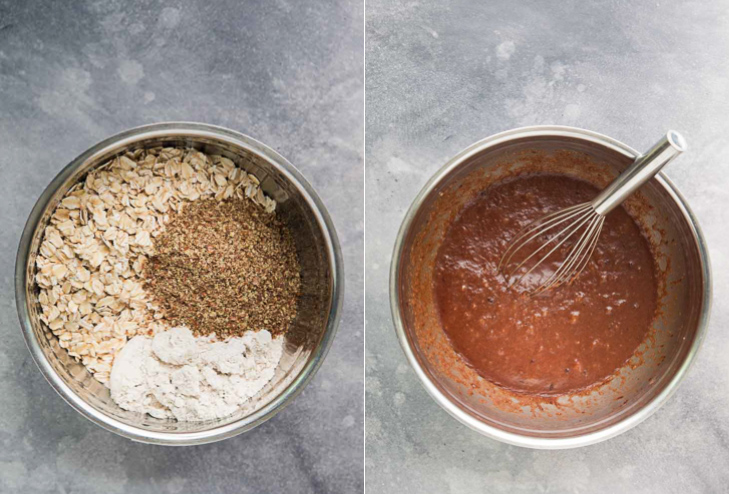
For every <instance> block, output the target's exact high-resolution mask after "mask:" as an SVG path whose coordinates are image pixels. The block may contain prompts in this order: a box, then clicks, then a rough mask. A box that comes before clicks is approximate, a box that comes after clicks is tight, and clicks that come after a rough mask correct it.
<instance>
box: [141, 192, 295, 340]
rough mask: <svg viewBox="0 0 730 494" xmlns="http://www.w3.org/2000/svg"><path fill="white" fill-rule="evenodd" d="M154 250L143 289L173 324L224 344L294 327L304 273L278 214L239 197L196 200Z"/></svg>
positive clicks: (178, 217) (178, 215) (277, 332)
mask: <svg viewBox="0 0 730 494" xmlns="http://www.w3.org/2000/svg"><path fill="white" fill-rule="evenodd" d="M155 247H156V248H155V251H156V253H155V255H153V256H152V257H150V259H149V262H148V263H147V265H146V267H145V270H144V278H145V281H146V284H145V288H146V289H147V290H148V291H149V293H150V294H151V295H152V297H153V299H154V301H155V302H156V303H157V304H158V305H160V306H161V308H162V310H163V311H164V314H165V318H166V319H167V320H168V321H169V323H170V324H171V325H173V326H187V327H188V328H190V329H191V330H192V331H193V332H194V333H195V334H196V335H205V334H210V333H216V334H217V335H218V336H219V337H223V338H225V337H228V336H240V335H242V334H243V332H244V331H247V330H254V331H258V330H262V329H266V330H268V331H270V332H271V334H272V335H274V336H276V335H279V334H282V333H285V332H286V331H287V329H288V328H289V325H290V324H291V322H292V320H293V319H294V316H295V315H296V311H297V298H298V295H299V290H300V276H299V273H300V266H299V262H298V260H297V256H296V251H295V248H294V242H293V240H292V237H291V234H290V232H289V230H288V229H287V228H286V226H285V225H284V224H283V223H282V222H281V221H280V220H279V219H277V217H276V214H273V213H267V212H266V211H265V210H264V209H263V208H261V207H260V206H258V205H257V204H254V203H253V202H252V201H249V200H246V199H239V198H235V197H234V198H231V199H228V200H225V201H223V202H219V201H216V200H210V199H207V200H200V201H196V202H193V203H191V204H189V205H186V206H185V208H184V209H183V210H182V211H181V212H180V213H178V214H177V215H176V216H174V217H173V218H172V221H171V222H170V224H169V225H168V226H167V228H166V230H165V231H164V232H163V233H162V234H161V235H159V237H157V239H156V241H155Z"/></svg>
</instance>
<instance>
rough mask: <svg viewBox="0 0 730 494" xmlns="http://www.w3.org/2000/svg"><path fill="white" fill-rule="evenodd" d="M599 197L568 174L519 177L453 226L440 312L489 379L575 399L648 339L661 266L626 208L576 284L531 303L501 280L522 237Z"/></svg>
mask: <svg viewBox="0 0 730 494" xmlns="http://www.w3.org/2000/svg"><path fill="white" fill-rule="evenodd" d="M597 193H598V190H597V189H596V188H595V187H593V186H592V185H591V184H588V183H586V182H583V181H579V180H575V179H572V178H570V177H566V176H562V175H532V176H525V177H518V178H513V179H510V180H507V181H504V182H501V183H498V184H496V185H494V186H492V187H490V188H489V189H487V190H485V191H484V192H482V193H481V195H480V196H478V197H477V198H476V199H475V200H474V201H473V202H471V203H470V204H468V205H467V206H466V207H465V208H464V209H463V210H462V211H461V213H460V214H459V216H458V217H457V218H456V219H455V220H454V222H453V224H452V225H451V226H450V227H449V230H448V231H447V233H446V236H445V238H444V241H443V244H442V245H441V247H440V249H439V252H438V255H437V257H436V265H435V270H434V277H433V288H434V295H435V299H436V303H437V308H438V313H439V316H440V318H441V322H442V325H443V327H444V330H445V332H446V334H447V336H448V337H449V339H450V341H451V343H452V345H453V346H454V348H455V349H456V351H457V352H459V353H460V354H461V356H462V357H463V358H464V359H465V360H466V361H467V362H468V363H469V364H470V365H471V366H473V367H474V369H475V370H476V371H477V372H478V373H479V374H480V375H481V376H482V377H484V378H485V379H488V380H490V381H492V382H493V383H495V384H497V385H499V386H502V387H504V388H507V389H510V390H512V391H515V392H519V393H528V394H539V395H556V394H567V393H572V392H578V391H580V390H584V389H586V388H590V387H592V386H593V385H595V384H598V383H601V382H604V381H606V380H607V379H609V378H610V377H611V376H613V375H614V374H615V373H616V371H617V370H618V369H619V368H621V367H622V366H623V365H624V364H625V363H626V361H627V360H628V359H629V358H630V357H631V356H632V355H633V354H634V353H635V352H636V350H637V347H638V346H639V345H640V344H641V342H642V341H643V340H644V339H645V338H646V336H647V333H648V331H649V328H650V326H651V324H652V320H653V318H654V313H655V310H656V305H657V284H656V279H655V274H654V262H653V257H652V254H651V251H650V248H649V245H648V242H647V240H646V239H645V238H644V236H643V235H642V233H641V231H640V230H639V227H638V226H637V225H636V223H634V221H633V220H632V219H631V217H630V216H629V215H628V214H627V213H626V211H625V210H624V209H623V208H617V209H615V210H614V211H612V212H611V213H610V214H609V215H608V216H607V217H606V221H605V223H604V226H603V231H602V233H601V237H600V240H599V241H598V245H597V247H596V250H595V252H594V253H593V256H592V258H591V260H590V262H589V264H588V266H587V267H586V268H585V270H584V271H583V273H582V274H581V275H580V276H579V277H578V278H577V279H576V280H575V281H574V282H573V283H572V284H570V285H563V286H561V287H558V288H556V289H553V290H550V291H548V292H545V293H543V294H541V295H538V296H536V297H530V296H528V295H527V294H525V293H524V290H521V289H520V288H517V289H515V288H508V287H507V283H506V282H505V280H504V278H503V276H502V275H500V274H499V273H498V272H497V265H498V263H499V260H500V257H501V256H502V253H503V252H504V250H505V248H506V246H507V243H508V242H509V240H510V239H511V238H512V237H513V236H514V235H515V234H516V233H517V232H518V231H519V230H520V229H522V228H524V227H525V226H526V225H527V224H529V223H530V222H531V221H533V220H535V219H537V218H539V217H541V216H543V215H545V214H548V213H550V212H553V211H556V210H558V209H561V208H564V207H567V206H572V205H574V204H578V203H581V202H585V201H589V200H591V199H593V198H594V197H595V196H596V194H597ZM550 261H552V262H548V263H546V265H545V266H544V267H541V270H540V271H541V272H539V273H536V274H535V276H534V277H533V278H532V279H531V280H527V282H528V283H539V282H540V278H541V277H542V276H549V275H550V273H551V272H552V270H554V269H556V268H557V266H558V263H557V259H556V260H553V258H551V259H550Z"/></svg>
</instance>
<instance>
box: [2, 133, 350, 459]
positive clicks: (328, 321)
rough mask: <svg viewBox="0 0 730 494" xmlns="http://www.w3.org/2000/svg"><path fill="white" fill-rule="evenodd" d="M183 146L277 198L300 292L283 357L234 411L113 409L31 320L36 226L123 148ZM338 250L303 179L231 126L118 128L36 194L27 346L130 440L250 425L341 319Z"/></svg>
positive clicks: (22, 254) (282, 398)
mask: <svg viewBox="0 0 730 494" xmlns="http://www.w3.org/2000/svg"><path fill="white" fill-rule="evenodd" d="M157 146H184V147H190V148H195V149H198V150H200V151H202V152H204V153H207V154H217V155H222V156H225V157H228V158H230V159H231V160H233V161H234V162H235V163H236V164H237V165H238V166H240V167H241V168H243V169H245V170H246V171H247V172H249V173H252V174H254V175H255V176H256V177H258V178H259V180H260V181H261V188H262V189H263V191H264V192H265V193H266V194H268V195H269V196H270V197H272V198H273V199H275V200H276V201H277V203H278V205H277V211H278V213H279V214H280V215H281V216H282V217H283V218H284V220H285V221H286V223H287V224H288V225H289V228H290V229H291V231H292V234H293V236H294V239H295V243H296V247H297V253H298V255H299V260H300V263H301V266H302V296H301V298H300V302H299V308H298V314H297V318H296V320H295V322H294V326H293V328H292V331H290V333H289V334H288V335H287V340H286V344H285V350H284V356H283V357H282V359H281V362H280V363H279V366H278V368H277V370H276V373H275V376H274V378H273V379H272V381H271V382H270V383H269V384H268V385H267V386H266V387H265V388H264V389H263V390H262V391H261V392H259V393H258V394H257V395H256V396H255V397H254V398H252V400H250V402H249V403H248V404H247V405H245V406H244V407H242V408H241V409H240V410H239V411H238V412H237V413H236V414H234V415H232V416H230V417H227V418H225V419H221V420H213V421H207V422H177V421H174V420H160V419H155V418H152V417H150V416H148V415H142V414H139V413H133V412H128V411H125V410H122V409H121V408H119V407H118V406H117V405H116V404H115V403H114V401H113V400H112V399H111V397H110V395H109V390H108V389H107V388H106V387H104V386H103V385H101V384H100V383H99V382H98V381H97V380H96V379H94V378H93V377H92V376H91V374H89V372H88V371H87V370H86V369H85V368H84V367H83V365H81V364H80V363H78V362H75V361H74V360H73V359H72V358H71V357H69V356H68V354H67V353H66V350H64V349H62V348H61V347H60V346H59V344H58V340H57V339H56V337H55V336H53V334H52V333H51V331H50V330H49V329H48V328H47V327H46V326H45V325H44V324H43V323H42V322H41V321H40V319H39V313H40V309H39V304H38V290H37V288H36V287H35V286H34V282H33V276H34V271H35V268H34V266H35V259H36V255H37V254H38V249H39V246H40V243H41V240H42V236H43V230H44V228H45V226H46V225H47V224H48V221H49V218H50V216H51V214H52V212H53V210H54V209H55V207H56V205H57V204H58V202H59V201H60V200H61V198H62V197H63V196H64V194H65V193H66V191H67V190H68V189H69V188H70V187H72V186H73V185H74V184H76V183H78V182H79V181H81V180H82V179H83V177H84V176H85V174H86V173H87V172H88V171H89V170H90V169H92V168H94V167H97V166H100V165H102V164H104V163H106V162H107V161H109V160H110V159H111V158H113V157H114V156H117V155H119V154H120V153H123V152H125V151H127V150H134V149H139V148H148V147H157ZM343 283H344V274H343V264H342V254H341V252H340V246H339V243H338V240H337V234H336V233H335V229H334V226H333V224H332V221H331V220H330V217H329V215H328V213H327V210H326V209H325V207H324V205H323V204H322V202H321V201H320V199H319V197H317V194H316V193H315V192H314V190H313V189H312V187H311V185H309V183H308V182H307V181H306V180H305V179H304V177H303V176H302V175H301V174H300V173H299V172H298V171H297V170H296V168H294V166H292V165H291V164H290V163H289V162H288V161H287V160H286V159H284V158H283V157H282V156H281V155H279V154H278V153H276V152H275V151H274V150H272V149H271V148H269V147H268V146H266V145H264V144H262V143H260V142H258V141H256V140H254V139H252V138H250V137H247V136H245V135H243V134H240V133H238V132H233V131H231V130H227V129H224V128H220V127H214V126H211V125H205V124H199V123H176V122H172V123H161V124H154V125H147V126H143V127H138V128H135V129H131V130H128V131H126V132H122V133H120V134H118V135H115V136H113V137H110V138H109V139H107V140H105V141H103V142H101V143H99V144H97V145H96V146H94V147H92V148H91V149H89V150H88V151H86V152H85V153H83V154H82V155H81V156H79V157H78V158H76V159H75V160H73V161H72V162H71V163H70V164H68V165H67V166H66V167H65V168H64V169H63V170H62V171H61V172H60V173H59V174H58V175H57V176H56V178H54V179H53V181H52V182H51V184H50V185H49V186H48V187H47V188H46V190H45V191H44V192H43V194H42V195H41V197H40V198H39V199H38V202H37V203H36V205H35V207H34V208H33V211H32V212H31V214H30V217H29V219H28V222H27V223H26V226H25V230H24V231H23V235H22V237H21V240H20V247H19V249H18V256H17V259H16V266H15V294H16V304H17V308H18V315H19V317H20V323H21V326H22V329H23V336H24V337H25V341H26V343H27V345H28V349H29V350H30V352H31V354H32V355H33V359H34V360H35V362H36V364H37V365H38V368H39V369H40V370H41V372H42V373H43V375H44V376H45V378H46V379H47V380H48V382H49V383H50V384H51V386H53V388H54V389H55V390H56V391H57V392H58V393H59V394H60V395H61V396H62V397H63V398H64V399H65V400H66V401H67V402H68V403H69V404H70V405H71V406H73V407H74V408H75V409H76V410H77V411H78V412H80V413H81V414H82V415H84V416H85V417H87V418H88V419H90V420H91V421H93V422H94V423H96V424H98V425H100V426H102V427H104V428H105V429H108V430H110V431H112V432H115V433H117V434H120V435H122V436H126V437H129V438H131V439H134V440H136V441H141V442H147V443H155V444H169V445H188V444H202V443H208V442H213V441H218V440H221V439H225V438H228V437H231V436H234V435H236V434H240V433H241V432H244V431H247V430H250V429H252V428H254V427H256V426H257V425H259V424H261V423H263V422H264V421H266V420H268V419H269V418H271V417H272V416H273V415H274V414H275V413H277V412H278V411H280V410H281V409H282V408H284V407H285V406H286V405H287V404H288V403H290V402H291V400H292V399H294V397H296V396H297V394H298V393H299V392H301V390H302V389H303V388H304V386H306V384H307V383H308V382H309V380H310V379H311V378H312V376H313V375H314V373H315V372H316V371H317V369H318V368H319V366H320V365H321V364H322V361H323V359H324V357H325V355H326V354H327V351H328V349H329V347H330V345H331V343H332V340H333V338H334V335H335V332H336V331H337V325H338V322H339V316H340V309H341V306H342V299H343V290H344V286H343Z"/></svg>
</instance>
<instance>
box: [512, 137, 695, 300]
mask: <svg viewBox="0 0 730 494" xmlns="http://www.w3.org/2000/svg"><path fill="white" fill-rule="evenodd" d="M685 149H686V143H685V140H684V138H683V137H682V136H681V135H680V134H679V133H678V132H675V131H673V130H670V131H669V132H667V133H666V135H665V136H664V137H662V139H661V140H660V141H659V142H657V143H656V144H655V145H654V146H653V147H652V148H651V149H650V150H649V151H648V152H647V153H646V154H644V155H641V156H639V157H638V158H636V161H634V162H633V163H632V164H631V165H630V166H629V167H628V168H627V169H626V170H624V172H623V173H621V175H619V176H618V177H617V178H616V179H615V180H614V181H613V182H611V184H609V186H608V187H606V188H605V189H604V190H603V191H601V193H600V194H598V196H596V198H595V199H593V200H592V201H590V202H585V203H583V204H577V205H575V206H571V207H569V208H565V209H562V210H560V211H556V212H554V213H550V214H548V215H546V216H543V217H542V218H540V219H538V220H536V221H534V222H532V223H530V224H529V225H527V226H526V227H525V228H524V229H522V230H521V231H520V232H518V233H517V235H515V237H514V238H513V239H512V240H511V241H510V243H509V245H508V246H507V250H505V252H504V254H502V258H501V259H500V261H499V266H498V270H499V271H500V272H501V273H502V274H503V276H505V278H506V279H507V280H508V283H509V285H510V286H514V285H517V284H519V283H520V282H521V281H522V280H523V279H524V278H525V277H526V276H528V275H529V274H530V273H532V272H533V271H535V269H537V268H538V266H540V265H541V264H542V263H543V262H545V260H547V259H548V258H549V257H550V256H551V255H552V254H553V253H554V252H556V251H557V250H558V249H559V248H560V247H561V246H562V245H563V244H565V242H566V241H567V240H568V239H570V238H573V239H577V241H575V244H573V246H572V247H570V244H568V246H566V249H567V248H568V247H570V252H569V253H568V255H567V257H566V258H565V259H564V260H563V261H562V262H561V263H560V266H559V267H558V268H557V269H556V270H555V271H554V272H553V273H552V274H551V275H550V276H549V277H548V278H547V279H546V280H545V281H543V283H542V284H540V285H539V286H537V287H536V288H531V289H529V290H528V291H529V292H530V293H531V294H532V295H536V294H538V293H541V292H544V291H546V290H549V289H551V288H555V287H558V286H560V285H562V284H564V283H569V282H571V281H573V280H574V279H575V278H576V277H577V276H578V275H579V274H580V273H581V271H583V269H585V267H586V266H587V265H588V261H589V260H590V258H591V255H592V254H593V251H594V250H595V248H596V245H597V244H598V237H599V236H600V234H601V229H602V228H603V221H604V219H605V217H606V215H607V214H608V213H609V212H610V211H612V210H613V209H614V208H615V207H616V206H618V205H619V204H621V203H622V202H623V201H624V200H625V199H626V198H627V197H628V196H629V195H631V194H632V193H633V192H634V191H635V190H636V189H638V188H639V187H641V186H642V185H644V184H645V183H646V182H647V181H648V180H650V179H651V178H652V177H653V176H654V175H656V174H657V172H658V171H659V170H661V168H662V167H663V166H664V165H666V164H667V163H669V162H670V161H672V160H673V159H674V158H676V157H677V156H679V155H680V154H681V153H682V152H684V150H685ZM541 236H549V239H548V240H547V241H546V242H545V243H543V244H542V245H540V246H539V247H538V248H537V249H535V250H534V251H533V252H531V253H529V254H528V255H527V256H526V257H525V258H524V259H522V260H521V261H520V262H519V263H518V264H517V266H515V267H513V268H509V266H510V264H511V262H512V260H513V259H516V260H517V261H519V260H520V259H521V256H517V257H515V255H516V254H517V253H518V252H520V251H522V250H524V249H525V248H526V247H527V246H529V245H530V244H531V243H532V242H533V241H535V240H536V239H538V238H539V237H541ZM551 245H552V248H550V249H549V250H548V248H549V246H551ZM545 251H547V253H544V252H545ZM541 253H542V254H541ZM517 261H515V262H517ZM530 261H532V262H533V263H534V264H528V263H529V262H530ZM523 266H525V268H526V270H525V271H524V272H522V273H520V274H519V276H517V277H516V278H515V274H517V272H518V271H519V270H520V269H521V268H523Z"/></svg>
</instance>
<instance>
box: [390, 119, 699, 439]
mask: <svg viewBox="0 0 730 494" xmlns="http://www.w3.org/2000/svg"><path fill="white" fill-rule="evenodd" d="M546 136H547V137H568V138H572V139H578V140H583V141H588V142H592V143H594V144H598V145H600V146H603V147H605V148H609V149H611V150H614V151H617V152H619V153H621V154H623V155H624V156H626V157H628V158H631V159H635V158H636V157H637V156H639V155H640V153H639V152H638V151H636V150H635V149H633V148H632V147H630V146H627V145H626V144H624V143H622V142H620V141H618V140H616V139H613V138H611V137H608V136H606V135H603V134H600V133H597V132H593V131H590V130H585V129H580V128H576V127H568V126H562V125H535V126H528V127H520V128H516V129H512V130H508V131H505V132H500V133H498V134H494V135H492V136H489V137H486V138H484V139H482V140H480V141H478V142H476V143H474V144H472V145H470V146H468V147H467V148H466V149H464V150H463V151H461V152H460V153H458V154H457V155H456V156H455V157H454V158H452V159H451V160H449V161H448V162H447V163H446V164H445V165H444V166H443V167H441V169H439V170H438V171H437V172H436V173H435V174H434V175H433V176H432V177H431V178H430V179H429V181H428V182H427V183H426V185H424V186H423V188H422V189H421V191H420V192H419V193H418V195H417V196H416V198H415V199H414V200H413V202H412V203H411V206H410V207H409V209H408V212H407V213H406V216H405V218H404V219H403V223H402V224H401V227H400V229H399V231H398V235H397V237H396V241H395V246H394V248H393V254H392V259H391V265H390V280H389V284H390V287H389V288H390V308H391V316H392V318H393V322H394V325H395V332H396V335H397V336H398V341H399V342H400V346H401V348H402V349H403V352H404V353H405V355H406V358H407V360H408V363H409V364H410V366H411V367H412V368H413V370H414V371H415V372H416V375H417V376H418V379H419V381H420V382H421V385H422V386H423V387H424V388H425V389H426V391H427V392H428V394H429V395H430V396H431V398H433V399H434V400H435V401H436V403H438V404H439V405H440V406H441V407H442V408H443V409H444V410H446V411H447V412H448V413H449V414H450V415H451V416H453V417H454V418H455V419H456V420H458V421H459V422H461V423H462V424H464V425H466V426H467V427H469V428H471V429H472V430H475V431H476V432H479V433H480V434H483V435H485V436H487V437H491V438H493V439H496V440H498V441H501V442H504V443H507V444H512V445H515V446H521V447H526V448H533V449H568V448H577V447H582V446H588V445H590V444H595V443H599V442H601V441H605V440H607V439H610V438H612V437H614V436H617V435H619V434H621V433H623V432H625V431H627V430H629V429H631V428H632V427H635V426H636V425H638V424H640V423H641V422H643V421H644V420H645V419H647V418H648V417H649V416H651V415H652V414H653V413H654V412H655V411H656V410H658V409H659V408H660V407H661V406H662V405H663V404H664V403H665V402H666V401H667V400H668V399H669V398H670V397H671V396H672V394H674V392H675V391H676V390H677V388H678V387H679V384H680V383H681V382H682V380H683V379H684V377H685V376H686V374H687V372H688V370H689V368H690V366H691V365H692V363H693V362H694V360H695V358H696V357H697V352H698V351H699V349H700V347H701V345H702V342H703V341H704V338H705V334H706V332H707V326H708V322H709V316H710V306H711V300H712V278H711V272H710V257H709V253H708V249H707V245H706V242H705V239H704V236H703V235H702V231H701V229H700V226H699V222H698V221H697V218H696V217H695V215H694V214H693V213H692V211H691V209H690V207H689V205H688V204H687V201H686V200H685V198H684V197H683V196H682V194H681V193H680V192H679V190H678V189H677V187H676V186H675V185H674V184H673V183H672V181H671V180H669V178H667V176H666V175H664V174H663V173H661V172H660V173H658V174H657V175H656V177H655V178H656V180H657V181H658V182H659V183H660V184H661V185H662V186H663V187H664V189H665V190H666V191H667V192H668V193H669V195H670V196H671V197H672V198H673V199H674V202H675V203H676V204H677V206H678V208H679V209H680V211H681V212H682V214H683V216H684V218H685V221H687V224H688V226H689V227H690V230H691V231H692V233H693V238H694V240H695V244H696V246H697V250H698V252H699V256H700V264H701V271H702V272H701V275H702V280H703V283H702V288H703V297H702V308H701V310H700V318H699V322H698V327H697V331H696V333H695V337H694V341H693V342H692V346H691V347H690V349H689V352H688V353H687V356H686V357H685V359H684V361H683V362H682V364H681V365H680V367H679V368H678V369H677V372H676V373H675V374H674V376H672V378H671V380H670V381H669V382H668V383H667V385H666V386H665V388H664V389H663V390H662V391H661V393H659V394H658V395H657V396H656V397H654V398H653V399H652V400H651V401H650V402H648V403H647V404H646V405H645V406H644V407H642V408H641V409H639V410H638V411H637V412H635V413H634V414H632V415H629V416H627V417H625V418H624V419H622V420H620V421H619V422H617V423H615V424H613V425H610V426H608V427H606V428H604V429H600V430H598V431H594V432H590V433H587V434H583V435H578V436H574V437H567V438H566V437H563V438H538V437H533V436H528V435H523V434H517V433H513V432H507V431H504V430H502V429H499V428H496V427H492V426H490V425H488V424H485V423H484V422H482V421H480V420H477V419H476V418H474V417H473V416H471V415H470V414H468V413H467V412H465V411H464V410H462V409H461V408H460V407H459V406H458V405H457V404H456V403H454V402H452V401H451V400H450V399H449V397H448V396H446V395H445V394H444V393H442V392H441V391H440V390H439V388H438V387H437V386H436V385H435V384H434V383H433V381H431V379H430V378H429V377H428V375H427V374H426V372H425V371H424V370H423V369H422V368H421V366H420V365H419V363H418V360H417V359H416V356H415V354H414V352H413V350H412V349H411V346H410V342H409V341H408V337H407V335H406V331H405V327H404V325H403V321H402V318H401V311H400V299H399V295H398V273H399V272H400V263H401V256H400V253H401V250H402V248H403V242H404V240H405V236H406V234H407V233H408V231H409V230H410V227H411V224H412V222H413V219H414V218H415V216H416V214H417V212H418V211H419V209H420V207H421V205H422V204H423V201H424V200H425V198H426V197H428V195H429V194H430V193H431V191H432V190H433V189H434V188H435V187H436V186H437V185H438V184H439V183H440V182H441V180H443V178H444V177H445V176H446V175H448V174H449V173H450V172H451V171H452V170H453V169H455V168H456V167H458V166H459V165H460V164H461V163H463V162H464V161H466V160H467V159H469V158H470V157H472V156H474V155H476V154H478V153H481V152H483V151H485V150H486V149H488V148H490V147H493V146H495V145H497V144H501V143H504V142H508V141H512V140H515V139H522V138H526V137H546Z"/></svg>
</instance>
